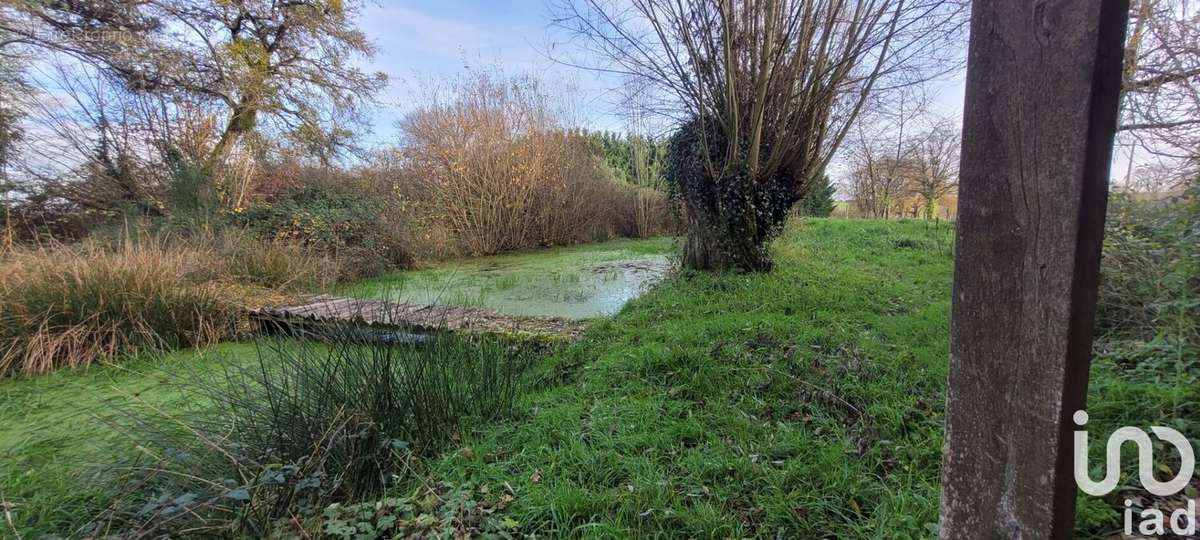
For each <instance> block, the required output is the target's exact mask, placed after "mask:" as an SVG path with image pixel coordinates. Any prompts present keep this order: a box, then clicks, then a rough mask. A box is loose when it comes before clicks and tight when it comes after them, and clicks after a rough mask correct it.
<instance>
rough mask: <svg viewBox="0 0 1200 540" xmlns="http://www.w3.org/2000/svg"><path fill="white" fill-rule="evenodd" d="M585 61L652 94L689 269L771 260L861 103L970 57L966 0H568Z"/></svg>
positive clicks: (567, 26) (564, 25)
mask: <svg viewBox="0 0 1200 540" xmlns="http://www.w3.org/2000/svg"><path fill="white" fill-rule="evenodd" d="M558 11H559V13H560V16H559V17H558V18H557V19H556V21H555V22H556V25H557V26H558V27H559V28H561V29H562V30H564V31H565V32H566V33H567V34H569V35H570V37H571V40H572V42H574V43H575V44H577V45H580V46H582V48H583V50H584V51H585V57H588V58H596V57H599V58H603V59H605V63H604V64H603V65H595V64H588V62H587V60H583V61H582V62H581V61H575V60H569V61H568V62H570V63H576V64H582V65H585V66H587V67H593V68H596V69H601V70H605V71H610V72H617V73H621V74H624V75H626V76H630V77H633V78H635V79H638V80H640V81H641V82H642V83H644V84H645V85H646V87H649V88H653V89H655V90H656V91H657V96H658V98H659V101H658V102H657V103H656V106H655V109H656V112H658V113H660V114H663V115H665V116H668V117H670V118H673V119H674V120H676V121H677V122H678V123H679V124H680V125H681V127H680V129H679V131H677V133H676V135H675V137H674V138H673V140H672V145H671V157H670V159H669V162H668V167H669V175H668V176H669V178H670V179H671V181H672V183H673V185H674V187H675V188H676V189H677V190H678V192H679V195H680V196H681V198H682V199H683V201H684V204H685V207H686V211H687V219H688V230H687V241H686V243H685V246H684V264H685V265H686V266H688V267H690V268H695V269H702V270H744V271H759V270H766V269H769V268H770V266H771V259H770V254H769V252H768V250H767V244H768V242H769V241H770V240H771V239H772V238H773V237H774V236H775V235H776V234H778V232H779V230H780V228H781V226H782V225H783V222H784V220H785V219H786V216H787V213H788V210H789V209H790V208H791V206H792V205H793V204H795V203H796V201H798V200H800V198H802V197H803V196H804V194H805V192H806V190H807V189H808V188H809V186H810V185H811V184H812V183H813V180H814V179H816V178H818V177H819V176H820V175H821V174H823V173H824V171H825V168H826V166H827V165H828V164H829V162H830V160H831V159H832V158H833V156H834V153H835V152H836V150H837V148H838V146H839V145H840V144H841V142H842V140H843V139H844V138H845V137H846V133H847V132H848V131H849V129H850V127H851V125H852V124H853V123H854V121H855V119H856V118H857V117H858V116H859V114H860V113H861V112H862V111H863V109H864V108H866V107H870V106H872V105H873V104H874V103H875V102H877V100H880V99H885V97H886V94H887V92H888V91H889V90H894V89H898V88H903V87H908V86H911V85H914V84H920V83H921V82H923V81H926V80H929V79H930V78H932V77H934V76H936V75H938V74H941V73H946V72H948V71H951V70H954V69H957V68H958V67H959V66H960V65H961V64H960V63H961V60H960V59H959V56H960V55H961V44H960V42H961V34H962V31H963V27H964V25H963V22H964V20H965V16H966V10H965V2H963V1H961V0H690V1H684V0H611V1H610V0H567V1H564V2H563V3H561V4H560V5H559V10H558Z"/></svg>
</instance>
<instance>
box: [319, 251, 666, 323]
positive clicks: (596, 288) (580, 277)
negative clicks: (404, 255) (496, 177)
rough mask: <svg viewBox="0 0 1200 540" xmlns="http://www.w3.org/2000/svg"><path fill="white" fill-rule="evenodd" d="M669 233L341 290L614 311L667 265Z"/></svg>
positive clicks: (478, 261)
mask: <svg viewBox="0 0 1200 540" xmlns="http://www.w3.org/2000/svg"><path fill="white" fill-rule="evenodd" d="M673 250H674V241H673V240H671V239H669V238H653V239H647V240H620V241H612V242H605V243H600V244H588V245H583V246H572V247H566V248H556V249H549V250H542V251H535V252H527V253H517V254H510V255H498V256H494V257H480V258H475V259H465V260H461V261H455V262H451V263H447V264H444V265H441V266H438V267H436V268H430V269H425V270H416V271H409V272H396V273H392V274H387V275H384V276H381V277H377V278H373V279H369V280H366V281H362V282H358V283H355V284H352V285H349V286H345V287H342V288H340V289H339V290H338V291H337V292H338V294H341V295H346V296H353V297H358V298H387V299H393V300H397V301H401V302H411V303H420V304H458V305H470V306H480V307H485V308H488V309H491V310H494V311H497V312H500V313H503V314H506V315H517V316H531V317H564V318H569V319H587V318H593V317H602V316H606V315H612V314H614V313H616V312H617V311H619V310H620V309H621V307H622V306H624V305H625V303H626V302H628V301H630V300H632V299H633V298H636V297H637V296H638V295H640V294H642V293H643V292H645V291H646V290H648V289H649V288H650V287H652V286H653V285H654V284H655V283H657V282H658V281H659V280H660V279H662V277H663V276H664V275H666V273H667V272H668V270H669V269H670V268H671V256H670V254H671V253H672V252H673Z"/></svg>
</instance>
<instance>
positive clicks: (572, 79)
mask: <svg viewBox="0 0 1200 540" xmlns="http://www.w3.org/2000/svg"><path fill="white" fill-rule="evenodd" d="M549 20H550V11H549V8H548V7H547V5H546V4H545V2H543V1H542V0H491V1H487V0H474V1H470V0H382V1H381V2H380V3H379V4H378V5H374V6H368V7H367V9H366V10H365V11H364V14H363V18H362V21H361V26H362V29H363V31H364V32H366V34H367V36H368V37H369V38H370V39H371V40H372V41H373V42H374V44H375V45H376V47H377V48H378V52H377V53H376V55H375V58H374V59H372V61H371V63H370V66H371V68H372V69H373V70H377V71H382V72H384V73H386V74H388V76H389V78H390V85H389V88H388V90H387V92H386V94H385V95H384V96H382V98H381V101H382V107H381V110H380V111H379V114H378V115H376V118H375V120H374V130H375V134H374V139H376V140H379V141H388V140H391V139H392V138H394V137H395V134H396V129H395V123H396V121H397V120H398V119H400V118H402V117H403V115H404V113H405V112H407V111H409V110H411V109H412V108H413V106H414V105H415V104H416V103H417V101H418V99H419V97H420V95H421V92H422V91H423V89H422V87H423V86H424V85H426V84H427V83H428V81H430V80H436V79H438V78H442V77H453V76H456V75H460V74H462V73H463V72H464V70H466V69H468V67H467V66H470V67H471V68H472V69H479V68H481V67H484V68H486V67H491V66H496V65H498V66H500V67H502V69H503V70H504V72H505V73H507V74H511V75H516V74H526V73H531V74H536V75H538V76H539V77H540V78H541V80H542V82H544V83H546V84H547V86H548V87H550V88H552V89H554V88H563V87H571V88H575V89H577V92H576V94H578V103H576V104H575V105H576V108H577V109H578V111H579V113H580V114H581V115H582V118H580V119H579V121H580V122H581V123H583V124H584V125H586V126H589V127H593V128H599V129H614V130H615V129H620V128H621V126H622V124H621V122H620V120H619V119H618V118H616V117H615V116H614V115H612V114H611V113H612V111H613V109H614V107H613V105H612V104H611V103H610V102H609V100H608V99H607V98H606V95H608V93H607V92H606V90H608V89H609V88H610V87H612V86H613V85H612V84H611V83H610V82H608V81H606V80H603V78H601V77H599V76H598V75H597V74H595V73H591V72H588V71H583V70H579V69H575V68H570V67H567V66H563V65H560V64H557V63H555V62H554V61H552V60H551V59H550V58H548V57H547V55H546V50H547V43H548V39H547V24H548V23H549Z"/></svg>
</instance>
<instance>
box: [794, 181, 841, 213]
mask: <svg viewBox="0 0 1200 540" xmlns="http://www.w3.org/2000/svg"><path fill="white" fill-rule="evenodd" d="M835 191H836V189H835V188H834V187H833V183H832V182H830V181H829V175H827V174H822V175H821V176H820V177H819V178H818V179H817V181H816V182H814V183H813V184H812V185H811V186H810V187H809V188H808V190H807V191H806V192H805V194H804V197H802V198H801V199H800V202H798V203H796V207H797V210H799V211H800V215H802V216H808V217H829V215H830V214H832V213H833V208H834V206H835V205H836V203H835V202H834V200H833V194H834V192H835Z"/></svg>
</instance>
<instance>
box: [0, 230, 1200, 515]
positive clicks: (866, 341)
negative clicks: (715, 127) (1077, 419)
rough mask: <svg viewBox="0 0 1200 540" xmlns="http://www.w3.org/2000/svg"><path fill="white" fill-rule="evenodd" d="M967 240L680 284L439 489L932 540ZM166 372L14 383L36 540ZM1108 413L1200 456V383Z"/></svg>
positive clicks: (18, 458)
mask: <svg viewBox="0 0 1200 540" xmlns="http://www.w3.org/2000/svg"><path fill="white" fill-rule="evenodd" d="M951 237H952V231H951V230H950V229H949V228H948V227H947V226H945V225H944V224H943V225H942V226H941V227H934V226H932V225H930V224H927V223H925V222H921V221H905V222H899V221H891V222H880V221H866V220H805V221H804V222H802V223H800V224H799V225H798V226H792V227H789V229H788V230H787V231H786V232H785V234H784V236H783V237H782V238H781V239H780V240H779V241H778V242H776V244H775V245H774V253H775V256H776V262H777V265H776V269H775V270H774V271H772V272H771V273H768V274H755V275H737V274H721V275H705V274H687V273H684V274H681V275H678V276H674V277H672V278H670V279H668V280H667V281H666V282H664V283H663V284H661V285H660V286H658V287H657V288H655V289H653V290H651V291H650V292H648V293H647V294H645V295H643V296H642V297H640V298H638V299H636V300H634V301H632V302H631V303H630V304H629V305H627V306H626V307H625V309H623V310H622V311H621V312H620V313H619V314H618V315H616V316H614V317H612V318H609V319H601V320H599V321H597V322H595V323H594V324H593V326H592V328H591V329H590V330H589V331H588V333H587V334H586V335H585V337H584V338H583V340H581V341H580V342H577V343H575V344H574V345H572V346H570V347H568V348H567V349H565V350H564V351H561V352H558V353H556V354H554V355H552V356H550V357H549V358H547V359H546V360H545V361H544V362H543V363H542V365H540V366H538V367H537V368H536V369H535V373H534V377H535V382H536V384H537V388H538V389H537V391H535V392H533V393H531V394H529V395H527V397H526V398H525V399H524V400H523V401H522V402H521V404H520V406H519V407H518V414H517V417H516V418H514V419H512V420H509V421H504V422H499V423H492V424H487V425H479V424H476V425H472V426H471V427H470V428H469V429H468V430H467V432H466V433H464V434H463V437H462V440H461V442H460V444H458V445H457V446H456V447H455V448H453V449H452V450H450V451H448V452H447V453H445V454H444V455H442V456H440V457H438V458H436V459H434V460H432V462H431V463H430V464H429V468H428V470H429V472H428V473H427V478H426V479H425V480H426V481H427V482H429V483H430V484H432V483H434V482H437V481H445V482H448V483H450V484H452V485H456V486H474V489H475V490H476V491H477V492H482V491H483V489H484V488H483V486H486V490H487V492H488V493H489V495H488V496H487V497H490V498H493V499H494V498H496V497H498V496H499V494H501V493H505V494H509V495H511V496H512V501H511V503H509V504H507V506H506V507H505V508H504V509H503V510H499V512H500V515H503V516H505V517H506V518H508V519H511V520H513V521H515V522H517V523H518V524H519V525H518V526H519V529H520V531H521V532H523V533H530V534H538V535H540V536H542V537H546V538H557V537H588V538H601V537H630V536H631V537H645V538H653V537H695V538H713V537H722V538H725V537H744V536H748V537H764V538H775V537H784V538H805V537H839V538H921V537H929V536H930V535H931V534H932V533H933V531H934V527H935V522H936V518H937V506H938V491H939V490H938V481H939V462H940V459H941V443H942V421H943V402H944V397H945V380H946V372H947V354H948V353H947V349H948V338H949V319H948V317H949V307H950V287H951V281H952V273H951V267H952V253H951V249H950V246H949V239H950V238H951ZM663 242H667V241H663ZM665 245H669V244H663V246H665ZM661 247H662V246H659V247H655V248H654V249H661ZM570 249H583V250H585V251H586V249H585V248H568V249H567V250H562V251H568V250H570ZM534 256H535V257H537V256H540V255H534ZM514 261H519V259H514ZM220 350H222V351H224V352H226V353H227V354H233V355H239V354H240V355H245V354H248V353H250V352H252V348H248V347H247V346H245V345H232V346H227V347H222V348H221V349H220ZM187 360H188V359H187V358H186V355H184V354H180V355H175V356H172V357H170V358H168V359H167V360H166V361H165V362H167V363H166V364H163V365H164V366H166V367H167V368H168V369H169V367H170V362H177V361H187ZM157 367H158V366H153V365H149V364H147V365H145V366H143V365H140V364H137V365H134V367H128V365H127V366H126V367H125V368H122V369H113V368H96V369H89V370H84V371H76V372H63V373H58V374H54V375H50V376H47V377H41V378H36V379H21V380H8V381H0V402H2V403H4V406H3V407H2V408H0V463H2V464H0V497H4V498H5V499H7V500H9V501H11V502H15V503H16V504H18V505H19V506H17V508H16V510H15V512H16V513H15V516H16V521H17V523H18V526H19V527H21V528H22V532H23V533H24V536H25V537H26V538H30V537H33V538H36V537H37V536H38V534H40V533H51V532H58V533H63V532H68V531H69V530H68V529H67V528H66V527H67V526H68V525H71V524H76V523H78V520H79V519H80V516H81V515H84V514H83V512H84V510H87V509H91V508H94V507H95V506H96V504H97V503H98V502H100V501H102V500H103V497H104V493H102V492H100V491H98V490H99V488H96V487H94V486H93V484H92V483H89V482H88V481H87V479H86V477H84V479H82V480H81V479H80V478H79V477H78V476H77V475H80V474H86V473H87V471H89V470H91V466H92V465H93V464H103V463H108V462H111V461H112V460H114V459H116V457H119V456H124V455H128V454H130V453H131V452H133V449H132V445H131V443H130V442H129V440H128V439H126V438H123V437H122V436H121V435H119V434H117V433H115V432H114V431H113V430H112V429H111V428H109V427H108V426H107V425H106V424H105V422H103V421H101V420H97V419H96V418H95V415H97V414H99V415H101V416H103V415H105V414H111V411H112V409H113V408H114V407H115V406H116V405H119V404H120V403H123V402H127V401H128V400H129V398H128V397H127V396H129V395H130V394H132V393H135V392H140V393H141V396H142V397H143V398H144V399H146V400H147V401H150V402H153V403H162V404H163V406H166V407H169V406H170V403H171V400H172V399H173V394H172V393H171V392H170V391H169V390H166V389H163V388H162V387H161V385H160V383H161V381H160V377H159V374H161V371H156V369H157ZM142 368H144V369H142ZM1089 401H1090V414H1091V418H1092V420H1091V422H1090V423H1089V427H1090V428H1092V430H1094V431H1093V440H1096V439H1098V438H1099V437H1100V435H1099V433H1101V432H1107V431H1106V430H1111V429H1112V428H1113V427H1115V426H1118V425H1135V426H1148V425H1152V424H1165V425H1172V426H1176V427H1178V428H1180V429H1182V430H1183V431H1184V433H1185V435H1187V436H1189V437H1191V438H1193V440H1196V438H1197V437H1200V423H1197V422H1195V420H1196V419H1200V410H1198V407H1200V405H1198V404H1200V384H1197V383H1196V381H1195V380H1194V379H1185V378H1180V377H1176V376H1175V374H1169V373H1160V374H1156V376H1155V377H1153V378H1133V377H1130V376H1129V374H1128V373H1125V372H1122V371H1120V370H1119V369H1117V368H1115V367H1114V366H1113V365H1112V364H1111V363H1107V362H1106V361H1104V360H1099V361H1097V363H1096V365H1095V366H1094V368H1093V377H1092V383H1091V386H1090V397H1089ZM1093 446H1094V447H1099V446H1101V445H1093ZM406 493H410V492H406ZM1114 502H1115V501H1114V500H1099V499H1094V498H1083V499H1082V506H1081V512H1080V517H1079V520H1078V523H1079V528H1080V529H1079V530H1080V533H1081V534H1080V536H1090V535H1093V534H1101V533H1103V532H1104V531H1105V530H1106V529H1111V528H1113V527H1114V526H1115V524H1116V522H1115V519H1117V518H1118V516H1117V515H1116V514H1115V513H1114V512H1113V511H1112V510H1111V509H1110V507H1111V505H1112V503H1114ZM0 530H5V529H4V524H3V523H0ZM0 536H3V533H0Z"/></svg>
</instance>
